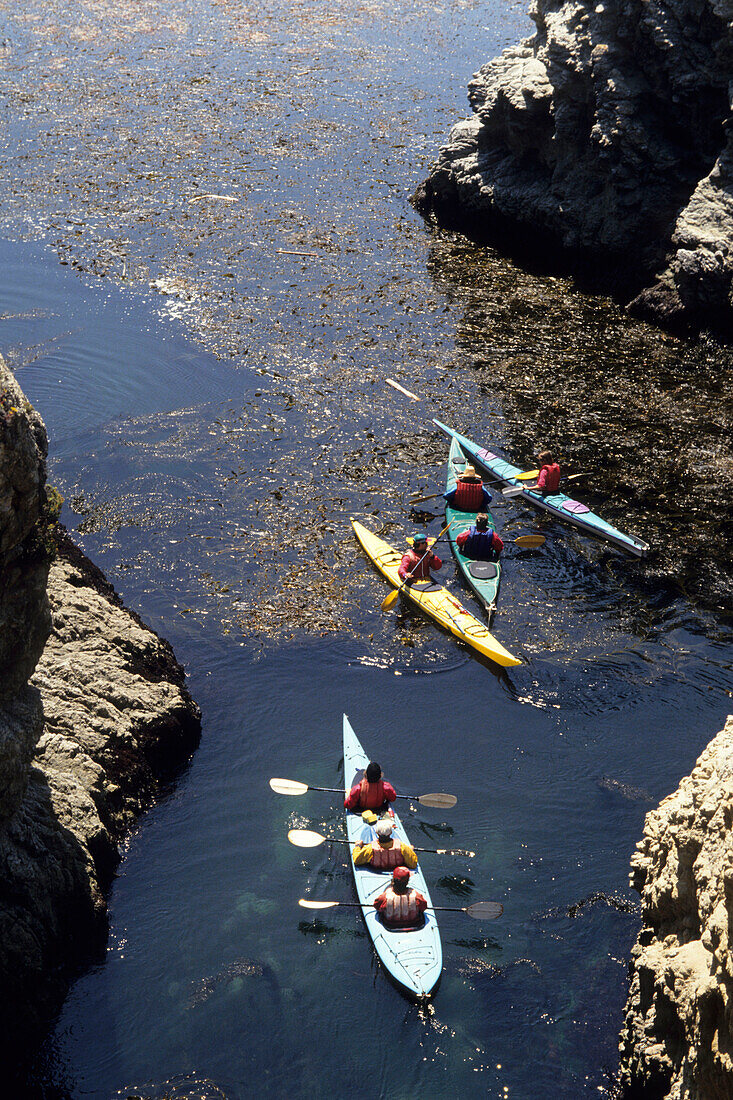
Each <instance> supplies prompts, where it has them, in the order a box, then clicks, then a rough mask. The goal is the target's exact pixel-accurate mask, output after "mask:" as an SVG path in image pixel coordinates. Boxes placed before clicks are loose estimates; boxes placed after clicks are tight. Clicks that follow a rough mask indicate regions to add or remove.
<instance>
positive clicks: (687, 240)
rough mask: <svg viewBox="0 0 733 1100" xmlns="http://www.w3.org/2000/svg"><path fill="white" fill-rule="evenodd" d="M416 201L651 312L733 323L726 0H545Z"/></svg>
mask: <svg viewBox="0 0 733 1100" xmlns="http://www.w3.org/2000/svg"><path fill="white" fill-rule="evenodd" d="M530 15H531V17H532V19H533V20H534V22H535V24H536V28H537V29H536V32H535V34H534V35H533V36H532V37H531V38H528V39H526V40H525V41H523V42H521V43H520V44H519V45H517V46H512V47H510V48H508V49H506V50H504V51H503V53H502V54H501V56H500V57H498V58H495V59H494V60H492V61H490V62H488V63H487V64H485V65H484V66H483V67H482V68H481V69H480V70H479V71H478V72H477V73H476V75H475V76H474V78H473V80H472V81H471V82H470V84H469V101H470V104H471V108H472V111H473V114H472V116H471V117H470V118H468V119H465V120H464V121H461V122H459V123H458V124H457V125H456V126H454V128H453V130H452V131H451V134H450V137H449V140H448V143H447V144H446V146H445V148H444V149H443V150H442V151H441V153H440V156H439V159H438V161H437V163H436V164H435V166H434V167H433V169H432V171H431V173H430V176H429V178H428V179H427V180H426V181H425V182H424V183H422V184H421V185H420V186H419V187H418V189H417V191H416V193H415V195H414V197H413V201H414V204H415V206H416V207H417V209H418V210H419V211H420V212H421V213H422V214H423V215H424V216H425V217H426V218H428V219H429V220H432V221H435V222H437V223H439V224H441V225H446V226H451V227H454V228H458V229H460V230H463V231H464V232H466V233H467V234H469V235H470V236H472V237H474V238H476V239H479V240H488V241H492V242H495V243H498V244H499V246H500V247H504V248H507V249H509V250H510V251H512V252H513V253H514V254H520V255H524V256H525V257H526V256H529V257H532V258H533V259H540V260H541V261H542V262H543V263H545V264H546V265H548V266H549V267H550V268H551V269H554V270H557V269H558V268H559V267H560V266H561V265H562V267H564V268H565V269H567V268H570V269H571V270H574V271H576V272H577V273H579V274H581V275H583V276H585V277H587V278H589V279H591V280H592V283H593V285H594V286H595V287H596V288H600V287H602V286H603V287H608V288H609V289H611V290H612V291H614V292H615V293H616V294H617V296H618V297H619V298H620V299H621V300H622V301H624V302H625V303H627V304H628V307H629V310H630V311H631V312H632V313H634V314H635V315H636V316H639V317H643V318H647V319H649V320H652V321H655V322H657V323H659V324H662V325H665V326H667V327H670V328H676V329H681V330H688V329H697V328H700V327H703V326H705V327H710V328H713V329H716V330H719V331H723V332H724V333H725V335H727V336H730V335H731V334H733V305H732V300H733V291H732V287H733V199H732V198H731V195H730V178H731V174H732V172H733V128H731V127H730V125H729V122H730V95H729V86H728V85H729V78H730V63H731V55H732V54H733V31H732V29H731V28H732V27H733V23H731V13H730V9H729V5H727V4H721V3H719V2H718V0H700V2H696V0H668V2H667V3H665V4H654V3H646V2H644V0H619V2H617V3H613V4H597V3H595V0H593V2H590V0H567V2H566V3H564V4H561V5H557V4H555V3H552V2H551V0H535V2H534V3H533V4H532V5H531V8H530Z"/></svg>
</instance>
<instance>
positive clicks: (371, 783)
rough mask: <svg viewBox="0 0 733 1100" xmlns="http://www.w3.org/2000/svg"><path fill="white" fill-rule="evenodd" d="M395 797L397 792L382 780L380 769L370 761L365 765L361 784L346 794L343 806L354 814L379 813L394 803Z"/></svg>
mask: <svg viewBox="0 0 733 1100" xmlns="http://www.w3.org/2000/svg"><path fill="white" fill-rule="evenodd" d="M396 797H397V791H396V790H395V789H394V787H393V786H392V784H391V783H388V782H387V780H386V779H382V769H381V768H380V766H379V764H375V763H374V761H372V763H371V764H367V769H366V771H365V773H364V778H363V779H362V781H361V783H357V784H356V785H355V786H354V787H352V788H351V790H350V791H349V793H348V794H347V796H346V798H345V799H344V806H345V807H346V809H347V810H352V811H353V812H354V813H361V812H362V811H363V810H377V811H379V810H383V809H385V808H386V807H387V805H388V804H389V803H390V802H394V800H395V798H396Z"/></svg>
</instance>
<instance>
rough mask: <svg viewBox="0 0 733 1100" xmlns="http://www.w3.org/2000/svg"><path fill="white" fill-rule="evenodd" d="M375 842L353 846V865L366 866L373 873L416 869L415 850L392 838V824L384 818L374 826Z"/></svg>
mask: <svg viewBox="0 0 733 1100" xmlns="http://www.w3.org/2000/svg"><path fill="white" fill-rule="evenodd" d="M374 829H375V832H376V834H377V837H376V840H372V841H369V842H368V843H366V844H364V843H363V842H362V843H361V844H357V845H355V846H354V853H353V855H354V863H355V864H356V866H357V867H364V866H366V865H368V866H370V867H373V868H374V870H375V871H392V870H393V869H394V868H395V867H411V868H412V869H413V870H414V869H415V867H417V855H416V854H415V849H414V848H411V847H410V845H409V844H406V843H405V842H404V841H400V840H397V838H396V837H393V836H392V830H393V829H394V823H393V822H392V821H391V819H390V818H387V817H384V818H382V819H381V821H378V822H377V824H376V825H375V826H374Z"/></svg>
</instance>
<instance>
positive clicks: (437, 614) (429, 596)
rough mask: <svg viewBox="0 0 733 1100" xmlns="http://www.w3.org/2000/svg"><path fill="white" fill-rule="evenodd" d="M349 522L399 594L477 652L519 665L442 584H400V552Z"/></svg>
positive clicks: (419, 582)
mask: <svg viewBox="0 0 733 1100" xmlns="http://www.w3.org/2000/svg"><path fill="white" fill-rule="evenodd" d="M351 525H352V527H353V528H354V532H355V534H356V537H357V538H358V540H359V542H360V543H361V545H362V546H363V547H364V549H365V550H366V552H367V554H368V555H369V557H370V558H371V560H372V561H373V562H374V564H375V565H376V567H377V569H378V570H379V571H380V573H382V574H383V576H385V577H386V578H387V580H388V581H389V582H390V583H391V584H393V585H394V586H395V588H400V586H402V587H401V595H402V596H404V598H405V599H407V600H411V601H412V603H414V604H416V605H417V606H418V607H419V608H420V609H421V611H424V612H425V614H426V615H429V616H430V618H431V619H434V620H435V622H436V623H439V624H440V625H441V626H442V627H444V628H445V629H446V630H449V631H450V632H451V634H453V635H454V637H456V638H459V639H460V640H461V641H462V642H465V643H466V645H469V646H471V648H472V649H475V650H476V652H477V653H481V654H482V655H483V656H484V657H488V658H489V659H490V660H492V661H495V662H496V664H498V665H503V666H504V667H505V668H510V667H511V666H512V665H521V663H522V662H521V661H520V660H519V658H518V657H513V656H512V654H511V653H509V651H508V650H506V649H504V646H503V645H502V644H501V642H498V641H497V640H496V638H495V637H494V636H493V634H491V633H490V632H489V631H488V630H487V628H486V627H485V626H484V624H483V623H482V622H479V620H478V619H476V618H475V617H474V616H473V615H471V613H470V612H469V611H466V609H465V607H462V606H461V604H460V603H459V602H458V600H457V599H456V598H455V596H452V595H451V594H450V592H449V591H448V589H447V588H444V587H443V585H442V584H437V583H436V582H435V581H416V582H415V583H414V584H409V585H408V584H405V585H402V580H401V579H400V576H399V574H398V572H397V570H398V569H399V566H400V562H401V561H402V554H400V553H399V552H398V551H397V550H395V549H394V547H392V546H390V545H389V543H388V542H385V541H384V539H380V538H379V536H378V535H375V534H373V532H372V531H369V530H368V529H367V528H366V527H364V526H363V524H361V523H359V522H358V521H357V520H352V521H351Z"/></svg>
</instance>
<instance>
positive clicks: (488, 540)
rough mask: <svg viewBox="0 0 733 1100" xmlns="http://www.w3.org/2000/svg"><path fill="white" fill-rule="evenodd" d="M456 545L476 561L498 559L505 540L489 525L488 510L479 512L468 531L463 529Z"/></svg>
mask: <svg viewBox="0 0 733 1100" xmlns="http://www.w3.org/2000/svg"><path fill="white" fill-rule="evenodd" d="M456 545H457V547H458V549H459V550H462V551H463V553H464V554H465V555H466V557H467V558H473V560H474V561H498V560H499V554H501V552H502V550H503V549H504V543H503V541H502V540H501V539H500V538H499V536H498V535H497V533H496V531H492V529H491V528H490V527H489V517H488V516H487V514H486V512H479V514H478V515H477V516H476V522H475V523H474V525H473V526H472V527H469V529H468V531H461V533H460V535H459V536H458V537H457V539H456Z"/></svg>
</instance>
